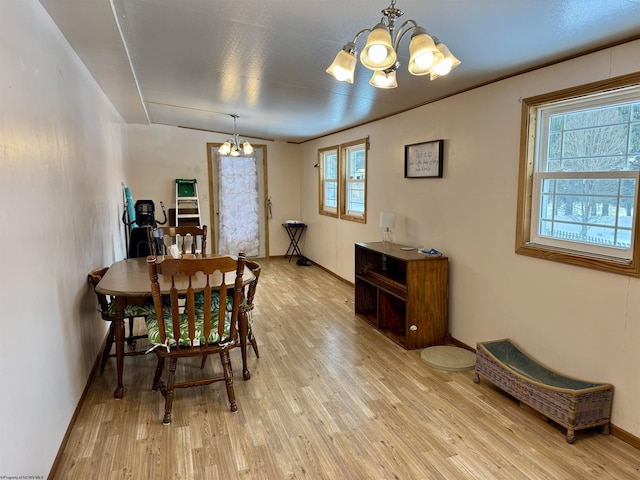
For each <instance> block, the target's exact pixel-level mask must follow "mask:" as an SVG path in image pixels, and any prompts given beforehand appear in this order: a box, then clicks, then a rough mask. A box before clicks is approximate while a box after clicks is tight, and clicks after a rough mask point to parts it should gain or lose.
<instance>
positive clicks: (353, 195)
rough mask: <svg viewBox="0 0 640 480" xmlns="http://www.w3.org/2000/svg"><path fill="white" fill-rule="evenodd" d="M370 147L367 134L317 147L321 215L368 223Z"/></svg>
mask: <svg viewBox="0 0 640 480" xmlns="http://www.w3.org/2000/svg"><path fill="white" fill-rule="evenodd" d="M367 150H368V140H367V139H366V138H365V139H362V140H356V141H354V142H350V143H346V144H344V145H338V146H333V147H327V148H322V149H320V150H318V168H319V177H318V178H319V197H320V201H319V205H320V208H319V212H320V214H321V215H329V216H332V217H340V218H341V219H343V220H351V221H353V222H361V223H366V221H367V215H366V213H367V212H366V208H367ZM338 152H340V156H339V157H338ZM338 172H339V173H340V176H339V177H338Z"/></svg>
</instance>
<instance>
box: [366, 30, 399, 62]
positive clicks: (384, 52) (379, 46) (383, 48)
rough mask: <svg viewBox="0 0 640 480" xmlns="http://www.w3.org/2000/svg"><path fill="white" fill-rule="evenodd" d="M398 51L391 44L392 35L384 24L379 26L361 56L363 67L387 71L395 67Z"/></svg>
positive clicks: (369, 37)
mask: <svg viewBox="0 0 640 480" xmlns="http://www.w3.org/2000/svg"><path fill="white" fill-rule="evenodd" d="M396 59H397V54H396V51H395V50H394V49H393V45H392V44H391V34H390V33H389V30H388V28H387V27H386V25H384V24H383V23H379V24H377V25H376V26H375V27H374V28H373V30H372V31H371V33H370V34H369V36H368V37H367V44H366V45H365V46H364V49H363V50H362V53H361V54H360V61H361V62H362V65H364V66H365V67H367V68H368V69H369V70H386V69H387V68H389V67H391V66H393V65H395V63H396Z"/></svg>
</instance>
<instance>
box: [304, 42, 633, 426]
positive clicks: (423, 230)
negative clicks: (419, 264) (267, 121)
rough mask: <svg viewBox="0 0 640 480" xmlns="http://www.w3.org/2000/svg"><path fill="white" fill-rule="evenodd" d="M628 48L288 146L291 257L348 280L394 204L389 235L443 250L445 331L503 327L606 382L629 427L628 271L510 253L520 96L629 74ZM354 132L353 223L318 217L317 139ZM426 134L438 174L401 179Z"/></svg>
mask: <svg viewBox="0 0 640 480" xmlns="http://www.w3.org/2000/svg"><path fill="white" fill-rule="evenodd" d="M638 51H640V42H638V41H636V42H633V43H629V44H626V45H622V46H618V47H616V48H611V49H607V50H604V51H601V52H598V53H594V54H591V55H588V56H584V57H581V58H577V59H574V60H571V61H568V62H564V63H562V64H558V65H555V66H551V67H548V68H545V69H542V70H538V71H535V72H531V73H527V74H524V75H521V76H518V77H514V78H511V79H508V80H504V81H502V82H499V83H496V84H492V85H488V86H485V87H481V88H478V89H475V90H472V91H469V92H466V93H463V94H460V95H457V96H455V97H452V98H448V99H445V100H442V101H439V102H436V103H433V104H430V105H426V106H423V107H421V108H418V109H415V110H412V111H409V112H406V113H403V114H400V115H397V116H395V117H392V118H389V119H385V120H381V121H378V122H376V123H373V124H370V125H366V126H362V127H358V128H356V129H353V130H351V131H348V132H342V133H340V134H336V135H333V136H329V137H326V138H322V139H320V140H317V141H314V142H309V143H307V144H304V145H302V147H301V174H302V177H301V186H302V219H303V220H304V221H305V222H306V223H307V224H308V225H309V228H308V230H307V236H306V240H305V241H304V243H303V248H304V252H305V254H306V255H307V256H308V257H309V258H310V259H312V260H313V261H316V262H318V263H320V264H321V265H322V266H324V267H326V268H328V269H329V270H331V271H334V272H336V273H337V274H338V275H340V276H342V277H344V278H345V279H347V280H349V281H353V280H354V266H353V257H354V247H353V243H354V242H356V241H379V240H380V239H381V231H380V228H379V227H378V219H379V214H380V211H382V210H389V211H394V212H396V228H395V231H394V239H395V241H396V242H397V243H404V244H407V245H412V246H418V245H424V246H426V247H434V248H436V249H438V250H440V251H442V252H444V253H445V254H446V255H448V256H449V261H450V284H449V288H450V297H449V305H450V315H449V330H450V332H451V334H452V335H453V337H454V338H456V339H458V340H460V341H462V342H464V343H465V344H467V345H470V346H475V344H476V342H478V341H484V340H493V339H500V338H506V337H510V338H512V339H513V340H515V341H516V342H517V343H519V344H520V345H521V346H522V347H523V348H524V349H525V350H526V351H527V352H528V353H529V354H531V355H532V356H533V357H534V358H536V359H538V360H539V361H541V362H543V363H545V364H547V365H548V366H551V367H552V368H555V369H556V370H559V371H561V372H564V373H566V374H569V375H573V376H576V377H578V378H584V379H586V380H593V381H606V382H610V383H613V384H614V386H615V388H616V390H615V395H614V407H613V423H614V424H615V425H616V426H618V427H620V428H622V429H624V430H626V431H627V432H629V433H631V434H633V435H635V436H640V409H638V398H640V373H639V372H640V349H639V348H638V345H640V280H639V279H636V278H628V277H625V276H620V275H614V274H610V273H604V272H598V271H594V270H589V269H586V268H581V267H575V266H570V265H564V264H559V263H554V262H551V261H546V260H539V259H534V258H529V257H524V256H519V255H516V254H515V253H514V249H515V221H516V202H517V183H518V165H519V142H520V115H521V104H520V101H519V100H520V98H526V97H529V96H534V95H538V94H542V93H547V92H551V91H555V90H559V89H563V88H567V87H571V86H575V85H580V84H584V83H588V82H593V81H597V80H602V79H606V78H611V77H615V76H618V75H622V74H626V73H631V72H634V71H638V70H640V56H639V55H638ZM452 75H455V71H454V72H453V74H452ZM437 81H439V82H440V81H442V82H446V81H447V79H446V78H441V79H438V80H437ZM428 83H429V82H428V81H427V85H426V87H425V88H428ZM400 88H402V86H400ZM367 135H369V136H370V141H371V149H370V151H369V165H368V172H367V177H368V178H367V185H368V187H367V188H368V194H369V195H368V199H367V211H368V221H367V224H366V225H362V224H358V223H353V222H347V221H342V220H337V219H334V218H328V217H324V216H321V215H318V213H317V210H318V186H317V185H318V179H317V170H316V169H313V168H312V166H313V164H314V163H315V162H316V158H317V149H319V148H323V147H326V146H330V145H334V144H337V143H340V142H346V141H350V140H355V139H358V138H362V137H365V136H367ZM436 139H444V140H445V160H444V178H442V179H432V178H429V179H405V178H404V145H407V144H411V143H417V142H422V141H429V140H436Z"/></svg>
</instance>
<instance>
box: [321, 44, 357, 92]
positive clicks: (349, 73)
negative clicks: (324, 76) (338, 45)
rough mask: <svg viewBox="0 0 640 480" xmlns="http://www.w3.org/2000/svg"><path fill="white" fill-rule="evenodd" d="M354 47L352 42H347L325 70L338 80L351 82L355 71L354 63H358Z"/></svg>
mask: <svg viewBox="0 0 640 480" xmlns="http://www.w3.org/2000/svg"><path fill="white" fill-rule="evenodd" d="M355 48H356V45H355V44H354V43H347V44H346V45H345V46H344V47H343V48H342V50H340V51H339V52H338V54H337V55H336V58H335V59H334V60H333V63H332V64H331V65H329V68H327V70H326V72H327V73H328V74H330V75H333V76H334V77H335V79H336V80H338V81H340V82H349V83H353V74H354V72H355V71H356V63H358V59H357V58H356V56H355V54H354V51H355Z"/></svg>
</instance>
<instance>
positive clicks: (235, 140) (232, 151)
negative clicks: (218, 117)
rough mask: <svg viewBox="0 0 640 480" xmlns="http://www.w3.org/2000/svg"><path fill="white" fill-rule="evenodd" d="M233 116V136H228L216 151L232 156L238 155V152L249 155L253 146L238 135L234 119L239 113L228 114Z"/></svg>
mask: <svg viewBox="0 0 640 480" xmlns="http://www.w3.org/2000/svg"><path fill="white" fill-rule="evenodd" d="M229 116H230V117H233V137H231V138H229V139H228V140H227V141H226V142H224V143H223V144H222V145H220V148H219V149H218V153H219V154H220V155H230V156H232V157H239V156H240V152H242V153H243V154H245V155H251V154H252V153H253V147H252V146H251V144H250V143H249V142H247V141H246V140H245V139H244V138H240V136H239V135H238V128H237V126H236V120H237V119H238V117H239V115H235V114H230V115H229Z"/></svg>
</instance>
